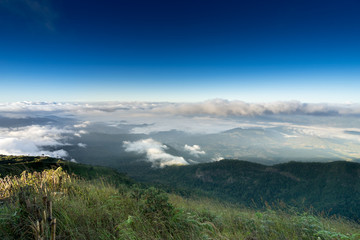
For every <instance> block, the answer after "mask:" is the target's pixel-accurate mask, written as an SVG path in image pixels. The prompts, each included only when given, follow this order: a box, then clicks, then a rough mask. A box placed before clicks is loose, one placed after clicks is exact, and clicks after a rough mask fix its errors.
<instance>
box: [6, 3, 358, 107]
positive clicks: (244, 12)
mask: <svg viewBox="0 0 360 240" xmlns="http://www.w3.org/2000/svg"><path fill="white" fill-rule="evenodd" d="M359 8H360V3H359V2H358V1H356V0H352V1H351V0H344V1H329V0H328V1H322V0H318V1H316V0H314V1H308V0H302V1H300V0H298V1H280V0H278V1H260V0H256V1H209V0H207V1H205V0H203V1H128V0H126V1H125V0H118V1H109V0H105V1H80V0H79V1H53V0H12V1H5V0H0V36H1V37H0V83H1V89H2V94H1V95H0V101H2V102H10V101H24V100H30V101H113V100H117V101H187V102H189V101H202V100H206V99H213V98H225V99H238V100H243V101H249V102H264V101H265V102H268V101H278V100H283V101H286V100H300V101H303V102H340V103H344V102H360V97H359V94H358V89H360V57H359V56H360V44H359V43H360V28H359V26H360V15H359V14H358V10H359Z"/></svg>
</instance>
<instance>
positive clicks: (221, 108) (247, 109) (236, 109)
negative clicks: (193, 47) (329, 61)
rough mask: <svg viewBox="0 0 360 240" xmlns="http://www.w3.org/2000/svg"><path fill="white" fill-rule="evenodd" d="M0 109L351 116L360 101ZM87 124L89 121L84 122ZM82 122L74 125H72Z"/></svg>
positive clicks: (13, 108) (3, 106)
mask: <svg viewBox="0 0 360 240" xmlns="http://www.w3.org/2000/svg"><path fill="white" fill-rule="evenodd" d="M0 112H1V113H3V114H5V113H6V114H9V113H18V114H20V113H22V114H24V113H34V112H38V113H40V112H42V113H51V112H52V113H58V114H59V113H72V114H77V115H82V116H97V117H99V116H108V115H109V113H111V115H113V114H114V113H117V114H119V115H116V116H127V115H129V114H130V115H131V116H137V117H140V116H143V117H145V116H157V115H159V114H170V115H184V116H188V115H190V116H204V115H206V116H259V115H267V114H304V115H308V114H310V115H318V114H320V115H334V114H339V115H351V114H360V105H359V104H326V103H319V104H313V103H301V102H299V101H286V102H280V101H279V102H269V103H247V102H243V101H238V100H233V101H229V100H225V99H213V100H208V101H204V102H196V103H168V102H101V103H58V102H14V103H0ZM84 124H87V125H88V122H86V121H85V122H84ZM83 126H85V125H82V124H77V125H75V127H83Z"/></svg>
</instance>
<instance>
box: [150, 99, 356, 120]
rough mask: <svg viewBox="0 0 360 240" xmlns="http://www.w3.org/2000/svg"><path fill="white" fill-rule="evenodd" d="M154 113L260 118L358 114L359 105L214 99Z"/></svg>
mask: <svg viewBox="0 0 360 240" xmlns="http://www.w3.org/2000/svg"><path fill="white" fill-rule="evenodd" d="M154 112H159V113H171V114H175V115H191V116H196V115H210V116H211V115H212V116H223V117H225V116H260V115H266V114H305V115H306V114H324V115H327V114H360V105H359V104H332V105H330V104H308V103H301V102H298V101H287V102H270V103H246V102H243V101H237V100H234V101H229V100H225V99H214V100H208V101H204V102H199V103H169V104H168V105H165V106H159V107H158V108H155V109H154Z"/></svg>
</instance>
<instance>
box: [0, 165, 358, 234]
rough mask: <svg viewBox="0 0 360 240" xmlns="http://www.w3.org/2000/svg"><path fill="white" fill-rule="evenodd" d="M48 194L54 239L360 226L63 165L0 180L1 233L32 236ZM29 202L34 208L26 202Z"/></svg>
mask: <svg viewBox="0 0 360 240" xmlns="http://www.w3.org/2000/svg"><path fill="white" fill-rule="evenodd" d="M44 197H46V198H47V199H51V201H52V203H53V217H54V218H56V219H57V227H56V239H76V240H77V239H89V240H92V239H104V240H105V239H150V240H151V239H178V240H183V239H186V240H187V239H196V240H197V239H247V240H250V239H253V240H254V239H258V240H260V239H315V240H318V239H353V240H354V239H360V234H359V225H357V224H355V223H352V222H349V221H346V220H343V219H329V218H324V217H318V216H314V215H312V214H309V213H298V212H296V211H292V210H291V211H289V210H286V211H285V210H281V209H273V208H270V207H269V208H268V209H267V210H264V211H254V210H250V209H245V208H240V207H238V206H234V205H225V204H223V203H220V202H216V201H214V200H211V199H205V198H200V199H184V198H182V197H180V196H178V195H168V194H165V193H164V192H162V191H160V190H158V189H155V188H152V187H150V188H141V187H138V186H129V185H126V184H123V185H121V184H120V185H118V184H117V185H116V186H115V185H112V184H109V183H108V182H106V181H101V180H93V181H85V180H82V179H79V178H77V177H74V176H70V175H68V174H67V173H66V172H64V171H63V170H62V169H61V168H58V169H56V170H44V171H43V172H41V173H36V172H33V173H30V172H23V173H22V174H21V175H20V176H19V177H16V176H13V177H5V178H2V179H0V198H1V199H2V200H1V201H0V202H1V203H2V204H1V205H0V239H4V240H7V239H34V223H35V222H36V221H37V220H38V218H39V216H38V215H37V213H36V212H37V211H38V209H40V210H42V209H43V208H44V206H43V199H44ZM29 201H30V205H31V206H33V208H31V209H35V210H33V211H30V210H29V208H27V207H25V206H26V205H29ZM26 202H27V203H26ZM46 236H48V234H47V235H46Z"/></svg>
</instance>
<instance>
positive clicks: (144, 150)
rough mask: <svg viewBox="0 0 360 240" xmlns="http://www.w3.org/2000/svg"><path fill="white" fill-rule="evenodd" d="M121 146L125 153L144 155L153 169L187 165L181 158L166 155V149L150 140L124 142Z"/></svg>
mask: <svg viewBox="0 0 360 240" xmlns="http://www.w3.org/2000/svg"><path fill="white" fill-rule="evenodd" d="M123 146H124V148H125V151H127V152H135V153H137V154H146V158H147V160H148V161H149V162H151V163H152V166H153V167H165V166H170V165H187V164H188V162H187V161H185V159H184V158H183V157H178V156H173V155H171V154H169V153H166V152H165V150H167V149H168V147H167V146H166V145H163V144H162V143H160V142H157V141H155V140H153V139H151V138H148V139H142V140H139V141H135V142H129V141H124V142H123Z"/></svg>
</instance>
